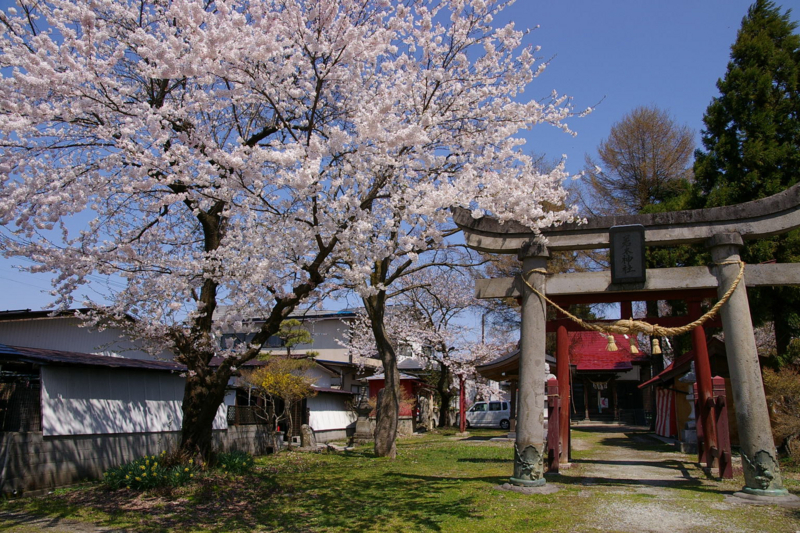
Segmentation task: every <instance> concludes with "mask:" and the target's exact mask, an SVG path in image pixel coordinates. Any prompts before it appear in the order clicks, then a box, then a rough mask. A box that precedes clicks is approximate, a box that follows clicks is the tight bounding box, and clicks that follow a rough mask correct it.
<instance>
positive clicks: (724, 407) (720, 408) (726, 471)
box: [711, 376, 733, 479]
mask: <svg viewBox="0 0 800 533" xmlns="http://www.w3.org/2000/svg"><path fill="white" fill-rule="evenodd" d="M711 381H712V383H713V384H714V400H715V409H714V412H715V418H716V427H717V436H718V442H719V477H721V478H724V479H732V478H733V465H732V464H731V436H730V433H729V431H730V430H729V429H728V404H727V400H726V397H725V396H726V393H725V379H723V378H721V377H719V376H715V377H714V378H713V379H712V380H711Z"/></svg>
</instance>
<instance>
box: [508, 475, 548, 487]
mask: <svg viewBox="0 0 800 533" xmlns="http://www.w3.org/2000/svg"><path fill="white" fill-rule="evenodd" d="M508 481H509V482H510V483H511V484H512V485H516V486H517V487H541V486H543V485H544V484H545V483H547V480H545V479H544V478H539V479H518V478H515V477H512V478H509V479H508Z"/></svg>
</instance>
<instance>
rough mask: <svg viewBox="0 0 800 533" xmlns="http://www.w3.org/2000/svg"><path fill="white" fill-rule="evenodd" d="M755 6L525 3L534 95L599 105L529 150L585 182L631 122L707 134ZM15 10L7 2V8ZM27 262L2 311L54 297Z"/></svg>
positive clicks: (5, 279)
mask: <svg viewBox="0 0 800 533" xmlns="http://www.w3.org/2000/svg"><path fill="white" fill-rule="evenodd" d="M751 3H752V2H751V1H749V0H745V1H742V0H694V1H688V0H671V1H656V0H636V1H634V0H560V1H558V2H554V1H546V2H545V1H538V0H518V1H517V3H516V4H514V5H513V6H512V7H511V8H509V9H508V10H507V12H506V13H504V15H503V17H500V18H498V22H502V21H505V20H514V21H515V23H516V24H517V27H518V28H523V27H535V26H537V25H538V28H537V29H535V30H534V31H532V32H531V34H530V35H529V36H528V37H527V42H528V43H529V44H532V45H539V46H541V47H542V48H541V51H540V52H539V55H540V56H541V57H543V58H545V59H550V60H551V61H550V65H549V66H548V68H547V69H546V70H545V72H544V73H543V74H542V75H541V76H540V77H539V78H537V79H536V80H534V82H533V84H532V85H531V87H530V89H529V92H528V93H527V95H528V96H529V97H531V98H535V99H539V98H544V97H546V96H548V95H549V94H550V92H551V91H552V90H556V91H558V92H559V93H562V94H567V95H570V96H571V97H572V98H573V103H574V105H575V108H576V109H577V110H582V109H584V108H586V107H589V106H593V107H594V106H595V105H596V104H598V102H599V105H596V109H595V111H594V112H593V113H592V114H590V115H589V116H587V117H584V118H574V119H572V120H570V121H569V125H570V126H571V128H572V129H573V130H575V131H576V132H577V133H578V135H577V136H576V137H574V138H573V137H570V136H569V135H567V134H565V133H563V132H561V131H559V130H557V129H555V128H552V127H549V126H545V125H540V126H537V127H536V128H534V129H533V130H532V131H530V132H529V133H528V134H527V135H526V138H527V139H528V145H527V149H528V150H530V151H532V152H535V153H537V154H544V155H547V156H548V158H554V159H558V158H560V157H561V155H562V154H566V155H567V157H568V159H567V161H568V163H567V168H568V170H569V171H570V172H571V173H576V172H579V171H580V170H581V168H582V167H583V160H584V156H585V154H591V155H594V150H595V147H596V146H597V145H598V144H599V143H600V141H601V140H603V139H604V138H605V137H606V136H607V135H608V132H609V130H610V128H611V126H612V125H613V124H614V123H615V122H617V121H619V120H620V119H621V118H622V117H623V116H624V115H625V114H626V113H628V112H630V111H631V110H633V109H634V108H636V107H639V106H643V105H651V104H653V105H656V106H658V107H660V108H661V109H664V110H666V111H668V112H669V113H671V115H672V116H673V118H674V119H675V120H676V121H677V122H678V123H679V124H685V125H688V126H689V127H690V128H692V129H694V130H695V132H696V137H697V143H698V145H699V142H700V130H701V129H702V127H703V124H702V119H703V113H704V112H705V109H706V107H707V106H708V104H709V103H710V102H711V99H712V98H713V97H715V96H717V94H718V92H717V89H716V82H717V79H719V78H720V77H722V76H723V75H724V74H725V69H726V67H727V63H728V59H729V56H730V46H731V44H733V42H734V40H735V39H736V32H737V30H738V29H739V27H740V25H741V20H742V18H743V17H744V16H745V14H746V13H747V8H748V7H749V6H750V5H751ZM778 4H779V5H782V7H783V8H784V9H787V8H793V13H792V16H791V17H792V20H794V21H796V22H798V21H800V2H798V1H797V0H792V1H784V2H778ZM9 5H11V3H10V2H8V0H0V8H2V9H5V8H6V7H7V6H9ZM21 262H22V261H20V260H18V259H12V260H2V259H0V284H1V285H2V287H3V289H2V291H0V310H4V309H24V308H31V309H40V308H41V307H42V306H44V305H46V304H47V303H48V301H49V300H50V297H49V296H47V295H45V294H42V291H43V290H44V291H46V290H47V289H48V288H49V276H46V275H37V276H34V275H30V274H19V273H17V272H16V271H15V270H14V269H13V268H12V265H14V264H19V263H21Z"/></svg>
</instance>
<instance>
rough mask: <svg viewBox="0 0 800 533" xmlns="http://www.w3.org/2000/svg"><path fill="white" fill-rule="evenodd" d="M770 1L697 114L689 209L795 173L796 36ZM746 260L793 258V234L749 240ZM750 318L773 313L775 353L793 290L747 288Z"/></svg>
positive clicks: (798, 166) (797, 297)
mask: <svg viewBox="0 0 800 533" xmlns="http://www.w3.org/2000/svg"><path fill="white" fill-rule="evenodd" d="M790 13H791V10H787V11H786V12H784V13H781V9H780V8H779V7H778V6H776V5H775V4H774V3H773V2H770V1H767V0H758V1H757V2H756V3H755V4H753V5H752V6H751V7H750V9H749V10H748V13H747V16H746V17H745V18H744V19H743V20H742V27H741V29H740V30H739V33H738V35H737V38H736V42H735V43H734V44H733V46H732V47H731V60H730V62H729V63H728V70H727V73H726V74H725V77H724V78H723V79H721V80H719V81H718V82H717V87H718V89H719V91H720V96H719V97H717V98H714V100H713V101H712V102H711V105H709V107H708V109H707V110H706V115H705V117H704V119H703V121H704V123H705V129H704V130H703V139H702V140H703V146H704V147H705V150H706V151H705V152H704V151H702V150H698V151H697V152H696V153H695V165H694V174H695V180H696V181H695V194H694V198H693V202H694V204H695V205H694V207H715V206H722V205H731V204H737V203H741V202H747V201H750V200H755V199H758V198H764V197H766V196H771V195H773V194H776V193H778V192H780V191H782V190H784V189H786V188H788V187H790V186H792V185H794V184H795V183H797V181H798V178H799V177H800V171H799V170H800V35H797V34H795V33H794V31H795V29H796V28H797V24H796V23H794V22H792V21H791V19H790ZM742 258H743V259H744V260H745V261H747V262H750V263H758V262H763V261H769V260H773V259H775V260H777V261H779V262H797V261H800V235H799V234H798V232H792V233H790V234H788V235H783V236H780V237H776V238H773V239H765V240H759V241H758V242H752V243H748V245H747V246H746V248H745V250H743V253H742ZM751 304H752V307H753V311H754V316H755V318H756V320H757V321H763V320H769V319H770V318H771V319H774V321H775V330H776V341H777V346H778V353H779V354H781V355H783V354H785V353H786V352H787V349H788V347H789V343H790V341H791V339H792V338H797V337H798V336H800V314H798V310H800V290H798V289H795V288H779V289H778V288H776V289H764V290H761V291H758V293H757V294H755V293H754V294H753V298H752V300H751Z"/></svg>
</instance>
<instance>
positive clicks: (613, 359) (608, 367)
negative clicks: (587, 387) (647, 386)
mask: <svg viewBox="0 0 800 533" xmlns="http://www.w3.org/2000/svg"><path fill="white" fill-rule="evenodd" d="M613 335H614V342H615V343H616V345H617V350H616V351H613V352H610V351H608V350H607V349H606V347H607V346H608V339H607V338H606V336H605V335H601V334H600V333H597V332H595V331H579V332H574V333H570V334H569V339H570V346H569V362H570V365H572V366H574V367H575V368H576V369H577V370H578V371H611V372H620V371H625V370H630V369H632V368H633V363H638V362H643V361H646V360H647V359H648V356H647V354H643V353H641V352H640V353H636V354H634V353H631V346H630V340H629V339H628V337H627V336H626V335H622V334H616V333H614V334H613ZM634 344H635V345H636V346H637V348H638V342H636V339H635V338H634Z"/></svg>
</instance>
